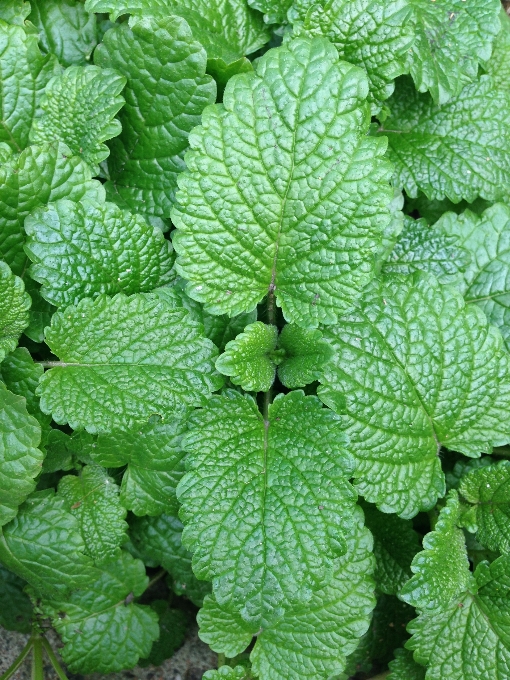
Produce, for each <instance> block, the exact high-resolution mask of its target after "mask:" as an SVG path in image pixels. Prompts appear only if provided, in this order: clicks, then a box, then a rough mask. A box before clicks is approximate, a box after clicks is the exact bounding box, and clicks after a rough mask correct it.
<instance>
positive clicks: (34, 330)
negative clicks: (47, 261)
mask: <svg viewBox="0 0 510 680" xmlns="http://www.w3.org/2000/svg"><path fill="white" fill-rule="evenodd" d="M25 290H26V291H27V293H28V294H29V295H30V297H31V298H32V306H31V307H30V311H29V317H30V320H29V322H28V326H27V327H26V328H25V331H24V333H25V335H26V336H27V338H30V340H33V341H34V342H44V329H45V328H46V326H49V325H50V323H51V317H52V316H53V312H54V311H55V307H54V306H53V305H50V303H49V302H46V300H44V298H42V297H41V292H40V286H39V284H38V283H37V282H36V281H34V280H33V279H31V278H30V276H26V277H25Z"/></svg>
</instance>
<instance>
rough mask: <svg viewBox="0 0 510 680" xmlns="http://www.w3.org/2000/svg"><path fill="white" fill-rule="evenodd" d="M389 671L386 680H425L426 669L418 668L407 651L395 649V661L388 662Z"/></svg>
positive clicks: (410, 653)
mask: <svg viewBox="0 0 510 680" xmlns="http://www.w3.org/2000/svg"><path fill="white" fill-rule="evenodd" d="M390 670H391V673H390V674H389V676H388V678H387V680H425V673H426V672H427V669H426V668H424V667H423V666H420V665H419V664H418V663H416V661H415V660H414V659H413V654H412V652H411V651H409V650H408V649H401V648H399V649H396V650H395V659H394V660H393V661H391V662H390Z"/></svg>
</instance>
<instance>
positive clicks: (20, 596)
mask: <svg viewBox="0 0 510 680" xmlns="http://www.w3.org/2000/svg"><path fill="white" fill-rule="evenodd" d="M25 586H26V583H25V582H24V581H23V580H22V579H20V578H19V577H18V576H16V574H13V573H12V572H11V571H9V570H8V569H6V568H5V567H2V565H1V564H0V626H2V627H3V628H6V629H7V630H17V631H19V632H20V633H30V630H31V628H32V626H31V621H32V605H31V603H30V600H29V598H28V596H27V595H25V593H24V592H23V589H24V587H25Z"/></svg>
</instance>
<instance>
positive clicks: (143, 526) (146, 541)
mask: <svg viewBox="0 0 510 680" xmlns="http://www.w3.org/2000/svg"><path fill="white" fill-rule="evenodd" d="M182 529H183V527H182V524H181V522H180V521H179V520H178V519H177V517H173V516H172V515H167V514H162V515H159V516H158V517H136V518H135V519H134V520H133V521H132V522H131V524H130V532H129V533H130V537H131V540H132V542H133V545H134V547H135V548H136V549H137V550H138V551H139V552H140V554H142V555H143V556H144V561H145V560H146V559H148V560H150V561H151V562H152V563H154V565H155V566H158V565H161V566H162V567H163V568H164V569H165V570H166V571H167V572H168V573H169V575H170V578H171V581H172V583H171V586H172V589H173V591H174V592H175V593H176V595H180V596H184V597H187V598H188V599H190V600H191V601H192V602H193V603H194V604H196V606H197V607H201V606H202V605H203V602H204V597H205V595H207V594H208V593H209V592H210V591H211V584H210V583H209V582H208V581H199V580H198V579H197V577H196V576H195V574H194V573H193V570H192V568H191V553H189V552H188V551H187V550H186V548H185V547H184V546H183V545H182V541H181V535H182Z"/></svg>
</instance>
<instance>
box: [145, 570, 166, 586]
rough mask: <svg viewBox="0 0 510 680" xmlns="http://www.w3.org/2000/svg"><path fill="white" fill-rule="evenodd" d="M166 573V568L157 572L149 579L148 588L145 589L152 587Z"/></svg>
mask: <svg viewBox="0 0 510 680" xmlns="http://www.w3.org/2000/svg"><path fill="white" fill-rule="evenodd" d="M165 574H166V570H165V569H160V570H159V571H158V573H157V574H155V575H154V576H153V577H152V578H151V580H150V581H149V583H148V585H147V588H146V589H145V590H149V588H152V586H153V585H154V584H155V583H157V582H158V581H159V580H160V579H162V578H163V576H164V575H165Z"/></svg>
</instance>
